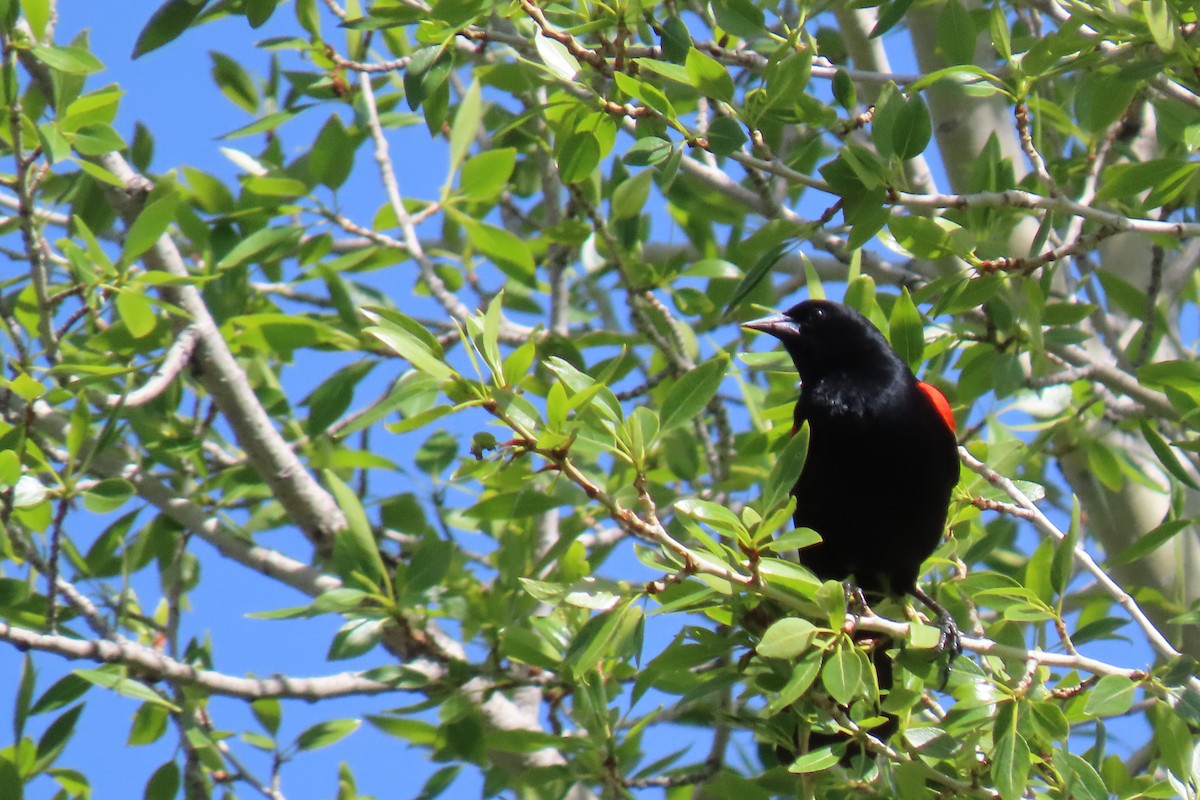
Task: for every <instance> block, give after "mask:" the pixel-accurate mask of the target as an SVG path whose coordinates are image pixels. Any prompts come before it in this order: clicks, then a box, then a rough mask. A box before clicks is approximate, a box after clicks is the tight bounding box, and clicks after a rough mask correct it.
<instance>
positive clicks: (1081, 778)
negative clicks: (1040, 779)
mask: <svg viewBox="0 0 1200 800" xmlns="http://www.w3.org/2000/svg"><path fill="white" fill-rule="evenodd" d="M1055 755H1056V756H1060V755H1061V757H1062V760H1063V762H1065V763H1066V764H1067V765H1068V769H1069V772H1070V774H1071V780H1070V781H1069V782H1068V783H1067V785H1066V786H1064V787H1063V796H1064V797H1070V798H1073V800H1109V797H1110V796H1111V793H1110V792H1109V789H1108V787H1107V786H1106V785H1105V783H1104V779H1103V778H1102V777H1100V773H1098V772H1096V768H1095V767H1093V766H1092V765H1091V764H1089V763H1088V762H1087V761H1085V760H1084V759H1083V758H1081V757H1079V756H1077V755H1075V754H1074V753H1068V752H1065V751H1057V752H1055ZM1056 761H1057V759H1056Z"/></svg>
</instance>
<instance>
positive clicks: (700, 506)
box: [675, 497, 747, 538]
mask: <svg viewBox="0 0 1200 800" xmlns="http://www.w3.org/2000/svg"><path fill="white" fill-rule="evenodd" d="M675 510H676V511H678V512H679V513H680V514H683V515H684V516H685V517H689V518H691V519H694V520H696V521H698V522H703V523H704V524H705V525H708V526H709V527H710V528H712V529H713V530H716V531H719V532H721V533H724V534H726V535H728V536H731V537H736V538H742V537H745V536H746V535H747V531H746V526H745V525H743V524H742V521H741V520H740V519H738V515H737V514H735V513H733V512H732V511H730V510H729V509H728V508H726V507H725V506H723V505H721V504H719V503H714V502H712V501H711V500H700V499H699V498H695V497H689V498H685V499H683V500H676V501H675Z"/></svg>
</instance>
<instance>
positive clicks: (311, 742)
mask: <svg viewBox="0 0 1200 800" xmlns="http://www.w3.org/2000/svg"><path fill="white" fill-rule="evenodd" d="M361 724H362V720H357V719H331V720H326V721H325V722H318V723H317V724H316V725H313V726H312V727H309V728H306V729H305V730H304V732H303V733H301V734H300V735H299V736H297V737H296V741H295V744H294V745H293V746H294V747H295V748H296V749H297V750H301V751H303V750H320V749H321V748H322V747H328V746H329V745H331V744H334V743H335V742H339V741H341V740H342V739H344V738H346V737H347V736H349V735H350V734H352V733H354V732H355V731H356V730H358V726H359V725H361Z"/></svg>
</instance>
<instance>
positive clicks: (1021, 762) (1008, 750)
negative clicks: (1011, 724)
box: [992, 730, 1030, 800]
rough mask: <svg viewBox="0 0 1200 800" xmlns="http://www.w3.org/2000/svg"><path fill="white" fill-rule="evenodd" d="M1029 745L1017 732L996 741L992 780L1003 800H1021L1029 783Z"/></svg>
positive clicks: (1011, 732) (1010, 731)
mask: <svg viewBox="0 0 1200 800" xmlns="http://www.w3.org/2000/svg"><path fill="white" fill-rule="evenodd" d="M1029 766H1030V756H1029V745H1028V744H1026V743H1025V739H1024V738H1023V737H1022V736H1021V734H1019V733H1017V732H1016V731H1015V730H1009V731H1007V732H1006V733H1005V734H1004V735H1003V736H1001V737H1000V738H999V739H997V740H996V743H995V748H994V749H993V752H992V780H993V781H994V782H995V784H996V789H997V791H998V792H999V793H1000V797H1001V800H1020V798H1021V797H1022V796H1023V795H1024V794H1025V786H1026V785H1027V784H1028V782H1029Z"/></svg>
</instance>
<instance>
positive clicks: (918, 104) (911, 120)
mask: <svg viewBox="0 0 1200 800" xmlns="http://www.w3.org/2000/svg"><path fill="white" fill-rule="evenodd" d="M932 136H933V120H932V119H931V118H930V116H929V108H928V106H926V105H925V100H924V99H923V98H922V97H921V95H920V93H918V92H913V94H912V96H911V97H909V98H908V100H907V101H905V102H904V103H903V105H901V106H900V108H899V110H898V111H897V112H896V120H895V124H894V126H893V127H892V149H893V151H894V152H895V153H896V155H897V156H898V157H899V158H901V159H910V158H916V157H917V156H919V155H920V154H921V153H923V152H925V148H926V146H928V144H929V140H930V138H931V137H932Z"/></svg>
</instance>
